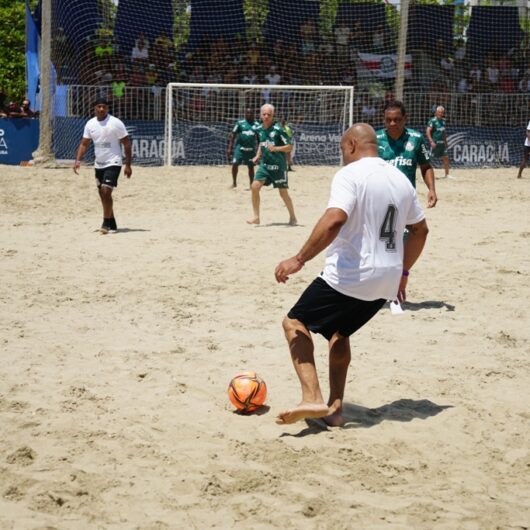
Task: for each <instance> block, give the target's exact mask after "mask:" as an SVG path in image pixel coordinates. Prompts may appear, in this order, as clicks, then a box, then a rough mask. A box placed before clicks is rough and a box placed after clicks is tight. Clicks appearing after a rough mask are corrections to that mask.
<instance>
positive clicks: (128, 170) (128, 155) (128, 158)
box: [120, 136, 132, 178]
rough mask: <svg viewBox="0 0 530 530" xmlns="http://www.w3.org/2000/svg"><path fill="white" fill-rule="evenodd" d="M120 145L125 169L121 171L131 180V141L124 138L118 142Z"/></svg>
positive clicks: (126, 137)
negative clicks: (123, 154)
mask: <svg viewBox="0 0 530 530" xmlns="http://www.w3.org/2000/svg"><path fill="white" fill-rule="evenodd" d="M120 142H121V144H122V145H123V150H124V151H125V169H124V170H123V173H124V174H125V176H126V177H127V178H131V175H132V168H131V160H132V148H131V140H130V139H129V136H124V137H123V138H122V139H121V140H120Z"/></svg>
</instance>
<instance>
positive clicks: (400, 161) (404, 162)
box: [387, 156, 412, 167]
mask: <svg viewBox="0 0 530 530" xmlns="http://www.w3.org/2000/svg"><path fill="white" fill-rule="evenodd" d="M387 162H388V163H389V164H392V165H393V166H396V167H399V166H409V167H412V158H405V157H404V156H396V158H394V159H392V160H387Z"/></svg>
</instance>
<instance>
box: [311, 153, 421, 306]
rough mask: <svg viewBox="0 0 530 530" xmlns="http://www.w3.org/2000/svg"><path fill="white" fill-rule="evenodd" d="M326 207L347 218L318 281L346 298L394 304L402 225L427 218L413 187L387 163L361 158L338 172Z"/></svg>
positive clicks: (398, 276)
mask: <svg viewBox="0 0 530 530" xmlns="http://www.w3.org/2000/svg"><path fill="white" fill-rule="evenodd" d="M328 208H340V209H341V210H344V211H345V212H346V213H347V214H348V220H347V221H346V223H344V225H343V226H342V228H341V229H340V232H339V233H338V235H337V237H336V238H335V240H334V241H333V242H332V243H331V244H330V245H329V247H328V249H327V251H326V263H325V265H324V270H323V271H322V273H321V275H322V278H323V279H324V280H325V281H326V283H327V284H328V285H330V286H331V287H333V289H335V290H336V291H338V292H340V293H342V294H345V295H347V296H352V297H354V298H359V299H360V300H377V299H378V298H383V299H385V300H393V299H394V298H395V297H396V294H397V291H398V288H399V282H400V279H401V274H402V271H403V233H404V230H405V226H406V225H408V224H414V223H418V222H420V221H421V220H422V219H423V218H424V217H425V216H424V213H423V210H422V209H421V206H420V204H419V202H418V198H417V196H416V190H415V189H414V188H413V187H412V184H411V183H410V182H409V180H408V179H407V177H405V175H404V174H403V173H401V171H399V170H398V169H396V168H395V167H394V166H391V165H390V164H389V163H388V162H385V161H384V160H381V159H380V158H376V157H366V158H362V159H361V160H358V161H357V162H353V163H351V164H348V165H347V166H345V167H343V168H342V169H341V170H339V171H338V172H337V174H336V175H335V177H334V178H333V183H332V185H331V195H330V198H329V203H328Z"/></svg>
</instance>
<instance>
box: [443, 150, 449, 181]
mask: <svg viewBox="0 0 530 530" xmlns="http://www.w3.org/2000/svg"><path fill="white" fill-rule="evenodd" d="M442 163H443V166H444V172H445V176H446V177H447V178H450V175H449V157H448V156H447V155H444V156H442Z"/></svg>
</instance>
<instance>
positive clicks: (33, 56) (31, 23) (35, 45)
mask: <svg viewBox="0 0 530 530" xmlns="http://www.w3.org/2000/svg"><path fill="white" fill-rule="evenodd" d="M39 75H40V71H39V32H38V31H37V25H36V24H35V20H34V19H33V15H32V14H31V11H30V9H29V4H28V1H27V0H26V85H27V87H28V92H27V98H28V99H29V100H30V101H31V103H32V105H31V108H32V109H34V110H40V102H39V101H38V100H37V92H38V90H39Z"/></svg>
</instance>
